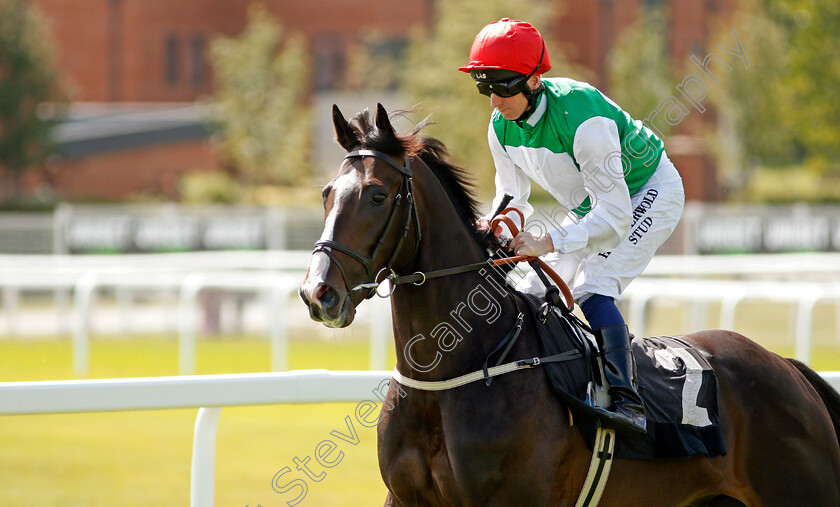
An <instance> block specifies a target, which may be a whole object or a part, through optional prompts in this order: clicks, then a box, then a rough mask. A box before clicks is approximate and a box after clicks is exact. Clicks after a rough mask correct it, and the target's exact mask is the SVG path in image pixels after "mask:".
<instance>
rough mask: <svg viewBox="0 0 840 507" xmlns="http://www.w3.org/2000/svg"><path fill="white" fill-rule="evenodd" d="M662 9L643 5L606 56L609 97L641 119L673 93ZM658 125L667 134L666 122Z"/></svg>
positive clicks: (634, 116) (666, 30)
mask: <svg viewBox="0 0 840 507" xmlns="http://www.w3.org/2000/svg"><path fill="white" fill-rule="evenodd" d="M667 33H668V28H667V24H666V22H665V12H664V10H663V8H661V7H659V8H654V7H649V8H645V7H642V8H641V9H640V11H639V16H638V18H637V19H636V21H635V22H634V23H633V24H632V25H631V26H629V27H627V28H626V29H625V30H624V31H623V32H622V34H621V36H620V38H619V40H618V41H617V43H616V44H615V46H614V47H613V49H612V51H610V53H609V55H608V57H607V77H608V80H609V83H610V97H611V98H612V99H613V100H615V101H616V103H618V104H619V105H620V106H621V108H622V109H624V110H625V111H627V112H628V113H630V116H632V117H633V118H635V119H637V120H644V119H645V118H647V117H648V116H649V115H650V114H651V112H652V111H654V110H656V107H657V106H658V105H659V104H660V102H661V101H662V100H663V99H664V98H666V97H668V96H670V95H672V94H673V93H674V79H672V75H671V72H670V70H669V63H668V51H667V41H666V39H665V38H666V34H667ZM660 123H662V124H661V125H659V124H657V128H658V129H659V130H661V131H662V133H663V135H667V134H668V131H669V130H670V126H669V125H668V124H667V123H665V122H660Z"/></svg>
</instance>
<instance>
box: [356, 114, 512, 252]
mask: <svg viewBox="0 0 840 507" xmlns="http://www.w3.org/2000/svg"><path fill="white" fill-rule="evenodd" d="M402 114H405V112H403V111H397V112H394V113H392V114H391V115H390V116H392V117H393V116H395V115H402ZM429 123H430V122H429V121H428V118H426V119H425V120H423V121H422V122H420V123H419V124H417V126H416V127H415V128H414V129H413V130H412V131H411V132H409V133H407V134H402V133H394V132H392V131H384V130H380V129H378V128H376V126H375V125H374V124H373V123H372V122H371V118H370V113H369V112H368V110H367V109H365V110H364V111H362V112H360V113H358V114H357V115H356V116H355V117H354V118H353V119H352V120H350V127H351V128H352V129H353V131H354V132H355V133H356V136H357V138H358V139H359V142H360V143H361V144H362V145H363V146H364V147H365V148H368V149H373V150H377V151H381V152H383V153H386V154H388V155H391V156H392V157H395V158H396V159H397V160H399V159H402V157H404V156H408V157H415V156H416V157H420V159H421V160H423V162H425V163H426V165H427V166H429V169H431V170H432V173H433V174H434V175H435V176H436V177H437V179H438V181H440V184H441V185H442V186H443V188H444V190H445V191H446V194H447V195H448V196H449V200H450V201H451V202H452V204H453V205H454V206H455V209H456V210H458V214H459V215H460V217H461V219H462V220H463V221H464V223H465V224H466V225H467V228H468V229H469V230H470V231H471V232H472V233H473V236H475V238H476V240H477V241H478V242H479V243H480V244H481V245H483V246H485V247H487V248H490V249H491V250H496V249H497V248H498V245H496V241H495V240H494V239H493V238H492V236H491V235H488V234H484V233H483V232H479V231H478V230H477V229H476V220H477V219H478V218H479V217H480V216H481V215H482V213H481V212H480V209H479V208H480V206H481V203H480V202H479V201H478V199H477V197H476V195H475V181H474V179H473V178H472V176H471V175H470V174H469V172H468V171H467V170H466V169H464V168H462V167H459V166H456V165H454V164H452V163H451V162H449V161H448V160H447V159H448V157H449V152H448V151H447V149H446V146H445V145H444V144H443V142H441V141H440V140H438V139H435V138H433V137H426V136H422V135H421V134H420V131H421V130H422V129H423V128H424V127H426V126H427V125H429ZM488 236H490V237H489V238H488Z"/></svg>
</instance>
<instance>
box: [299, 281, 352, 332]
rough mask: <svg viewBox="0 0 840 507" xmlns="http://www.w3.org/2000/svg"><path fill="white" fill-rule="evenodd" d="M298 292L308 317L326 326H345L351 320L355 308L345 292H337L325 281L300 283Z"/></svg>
mask: <svg viewBox="0 0 840 507" xmlns="http://www.w3.org/2000/svg"><path fill="white" fill-rule="evenodd" d="M298 294H299V295H300V298H301V299H302V300H303V302H304V303H305V304H306V306H307V307H308V308H309V317H310V318H311V319H312V320H314V321H316V322H323V323H324V325H325V326H327V327H347V326H349V325H350V324H351V323H352V322H353V318H354V317H355V316H356V310H355V308H354V307H353V303H352V302H351V301H350V297H349V295H347V294H344V295H343V296H342V295H341V294H339V292H338V291H337V290H335V289H334V288H333V287H332V286H330V285H329V284H327V283H325V282H315V283H310V282H309V281H308V280H306V281H304V283H303V284H301V286H300V289H299V290H298Z"/></svg>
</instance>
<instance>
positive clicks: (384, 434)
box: [379, 401, 559, 505]
mask: <svg viewBox="0 0 840 507" xmlns="http://www.w3.org/2000/svg"><path fill="white" fill-rule="evenodd" d="M505 408H507V410H506V409H505ZM542 415H543V417H542V418H539V417H536V415H535V414H529V413H527V410H526V411H524V412H523V411H521V410H520V409H519V408H518V407H502V406H499V404H487V403H483V404H471V403H469V402H468V401H463V402H460V401H459V402H458V403H453V404H451V405H449V406H448V405H447V403H442V404H441V405H439V406H436V407H429V408H424V409H422V410H421V409H418V406H416V405H415V406H406V404H403V405H400V406H398V407H396V408H395V410H393V411H392V413H390V414H389V415H388V417H386V418H383V421H382V423H381V425H380V428H379V430H380V449H379V451H380V456H379V458H380V468H381V469H382V475H383V478H384V479H385V482H386V485H387V486H388V489H389V490H390V491H392V493H393V494H394V495H395V496H396V497H397V498H399V499H404V500H403V503H406V504H409V505H424V504H428V505H486V504H484V503H483V502H484V500H486V499H485V498H483V495H488V496H491V495H493V496H495V497H496V498H498V496H499V495H503V494H504V492H505V491H506V490H511V491H516V490H518V491H522V490H523V488H526V487H527V486H528V485H527V484H524V483H519V479H522V478H524V479H527V482H528V483H529V484H530V481H531V480H532V479H533V476H530V477H528V476H527V474H522V473H521V471H519V470H518V469H519V468H520V467H523V466H524V467H528V468H532V467H533V468H534V469H536V470H539V471H537V472H535V474H536V475H541V474H544V473H547V474H549V476H550V474H551V471H552V470H554V460H555V459H556V457H557V454H556V451H557V449H558V447H559V446H558V445H557V444H558V442H554V441H553V440H554V439H555V438H556V437H557V431H556V426H553V427H552V426H551V425H556V424H557V422H556V421H555V422H549V426H548V427H547V426H545V425H544V424H543V423H541V422H540V421H541V420H542V421H545V420H546V419H549V420H551V419H552V418H551V417H547V418H546V417H545V413H543V414H542ZM530 422H533V423H534V424H530ZM547 429H548V431H546V430H547ZM540 433H545V437H544V438H539V434H540ZM546 480H550V477H546ZM417 495H421V496H422V501H421V500H420V499H419V498H418V497H417ZM537 504H539V503H537ZM535 505H536V504H535Z"/></svg>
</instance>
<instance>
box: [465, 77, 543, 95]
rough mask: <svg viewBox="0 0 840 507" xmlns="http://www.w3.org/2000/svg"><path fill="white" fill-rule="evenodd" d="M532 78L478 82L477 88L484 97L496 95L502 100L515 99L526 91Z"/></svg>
mask: <svg viewBox="0 0 840 507" xmlns="http://www.w3.org/2000/svg"><path fill="white" fill-rule="evenodd" d="M529 77H530V76H522V75H520V76H518V77H515V78H513V79H511V80H510V81H476V83H475V86H476V88H478V93H480V94H482V95H487V96H488V97H489V96H490V95H491V94H494V93H495V94H496V95H497V96H499V97H502V98H508V97H513V96H514V95H518V94H520V93H522V92H523V91H525V88H526V87H527V86H528V78H529Z"/></svg>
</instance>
